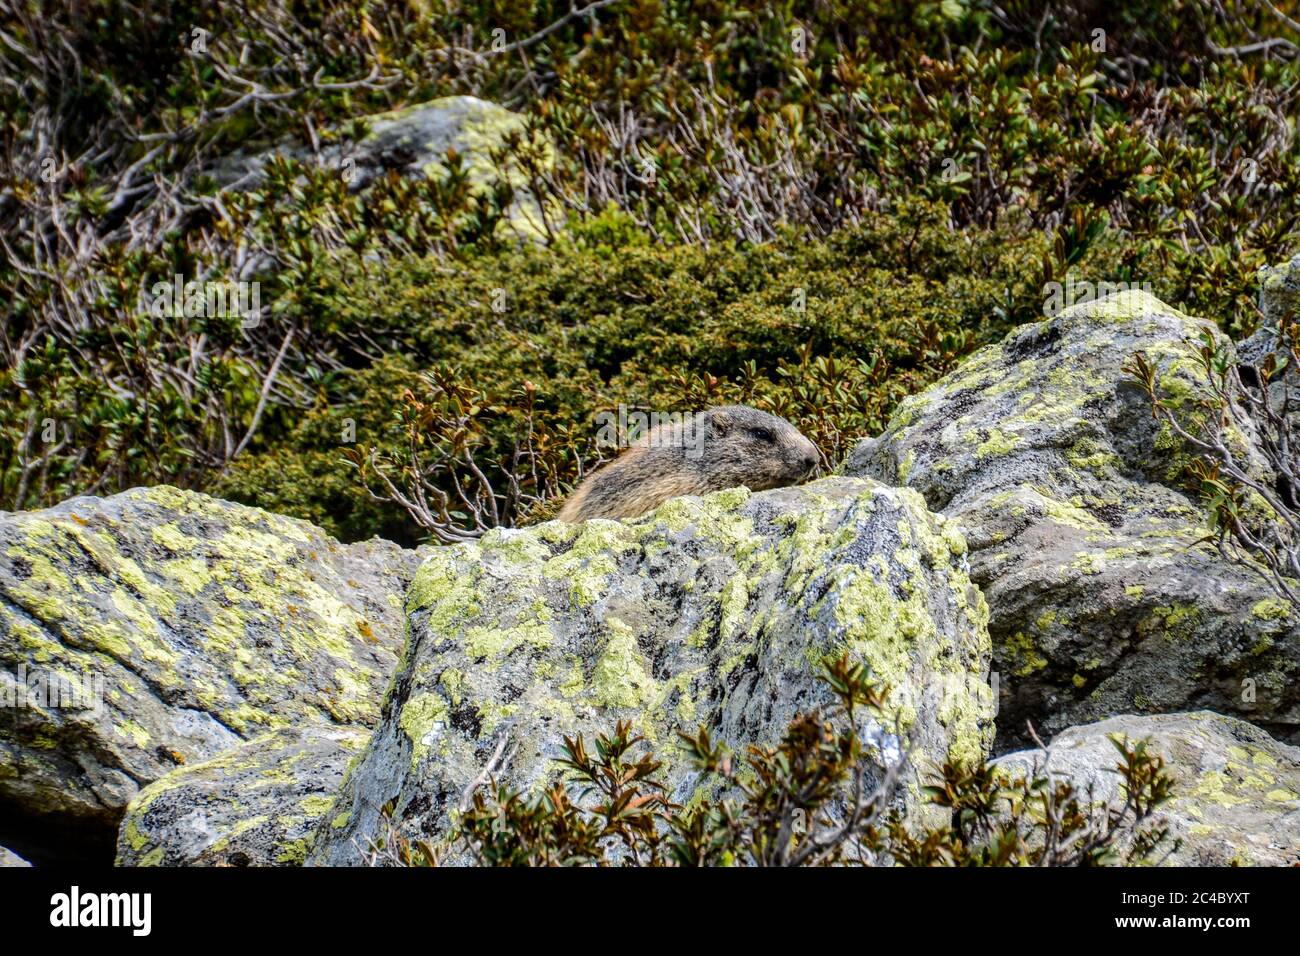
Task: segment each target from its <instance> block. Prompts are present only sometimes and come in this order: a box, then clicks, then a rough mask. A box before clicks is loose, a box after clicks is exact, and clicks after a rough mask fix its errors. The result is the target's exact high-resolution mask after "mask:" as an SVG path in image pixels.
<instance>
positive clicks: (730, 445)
mask: <svg viewBox="0 0 1300 956" xmlns="http://www.w3.org/2000/svg"><path fill="white" fill-rule="evenodd" d="M700 417H701V418H702V419H703V421H704V429H703V432H704V435H703V443H702V444H703V447H702V452H701V454H700V459H699V460H700V465H701V467H702V468H703V469H704V471H705V473H706V474H707V475H708V478H709V485H710V486H711V487H713V488H733V487H735V486H736V485H746V486H748V488H749V489H750V490H751V491H763V490H764V489H767V488H780V487H783V486H785V485H793V484H795V483H796V482H798V481H802V480H803V479H804V478H807V477H808V475H809V474H811V473H812V470H813V469H814V468H816V467H817V463H818V461H819V460H820V457H821V456H820V455H819V454H818V453H817V446H816V445H814V444H813V443H812V442H810V441H809V440H808V439H807V438H805V437H804V436H803V435H802V434H801V433H800V432H799V429H797V428H795V427H794V426H793V425H791V424H790V423H789V422H787V421H786V420H785V419H784V418H778V417H777V416H776V415H769V414H768V413H767V412H760V411H759V410H758V409H756V408H749V407H748V406H745V405H725V406H721V407H717V408H710V409H708V410H707V411H704V412H701V413H700ZM687 454H688V455H689V454H690V450H689V449H688V451H687Z"/></svg>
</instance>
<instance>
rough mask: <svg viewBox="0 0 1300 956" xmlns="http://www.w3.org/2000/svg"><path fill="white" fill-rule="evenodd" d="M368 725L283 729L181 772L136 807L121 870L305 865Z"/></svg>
mask: <svg viewBox="0 0 1300 956" xmlns="http://www.w3.org/2000/svg"><path fill="white" fill-rule="evenodd" d="M369 739H370V733H369V731H367V730H366V729H365V728H361V727H344V726H330V725H308V726H306V727H303V728H286V729H284V730H273V731H271V732H270V733H268V734H263V735H262V736H261V737H256V738H254V739H253V740H250V741H248V742H247V743H244V744H240V745H239V746H237V747H232V748H231V749H230V750H226V751H224V752H223V753H221V754H220V755H218V756H216V757H213V758H212V759H211V760H207V761H204V762H203V763H200V764H194V765H193V766H189V767H181V768H179V769H177V770H173V771H172V772H171V773H169V774H167V776H165V777H163V778H161V779H159V780H155V781H154V782H153V783H151V784H150V785H149V786H147V787H145V788H144V789H143V790H141V791H140V792H139V793H138V794H136V796H135V799H134V800H132V801H131V803H130V804H129V805H128V806H127V810H126V814H125V816H123V818H122V825H121V827H120V828H119V831H118V840H117V865H118V866H299V865H301V864H302V862H303V860H304V859H305V858H306V855H307V849H308V847H309V846H310V843H311V839H312V835H313V834H314V833H315V831H316V829H317V827H318V825H319V824H320V821H321V820H322V819H325V818H328V817H329V816H330V809H331V808H332V807H333V805H334V800H335V797H336V795H337V793H338V789H339V784H340V783H341V782H342V780H343V772H344V770H345V769H346V768H347V765H348V761H350V760H351V759H352V758H353V757H355V756H356V755H357V754H358V753H359V752H360V750H361V748H362V747H364V746H365V744H366V741H368V740H369Z"/></svg>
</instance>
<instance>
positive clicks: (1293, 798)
mask: <svg viewBox="0 0 1300 956" xmlns="http://www.w3.org/2000/svg"><path fill="white" fill-rule="evenodd" d="M1112 738H1116V739H1120V740H1123V739H1125V738H1127V739H1128V740H1130V741H1133V742H1136V741H1139V740H1149V744H1148V748H1149V750H1150V751H1151V752H1152V753H1156V754H1159V755H1160V756H1161V757H1163V758H1164V760H1165V765H1166V767H1167V768H1168V770H1169V771H1170V773H1171V776H1172V777H1173V778H1174V788H1173V798H1172V799H1171V800H1170V801H1169V802H1168V803H1165V804H1163V805H1162V806H1161V807H1160V808H1159V810H1158V811H1157V813H1156V818H1155V821H1154V822H1156V823H1157V824H1161V825H1164V826H1167V827H1168V828H1169V835H1170V838H1171V840H1170V844H1169V845H1170V846H1172V844H1173V840H1174V839H1177V840H1181V841H1182V846H1181V847H1179V848H1178V849H1177V850H1175V851H1174V852H1173V853H1172V854H1170V855H1168V856H1167V857H1165V862H1166V863H1167V864H1169V865H1171V866H1294V865H1296V864H1300V749H1297V748H1295V747H1291V746H1288V745H1286V744H1283V743H1279V742H1278V741H1276V740H1274V739H1273V738H1272V737H1270V736H1269V735H1268V734H1266V733H1264V732H1263V731H1262V730H1260V729H1259V728H1257V727H1252V726H1251V725H1250V724H1247V723H1245V722H1244V721H1240V720H1236V719H1234V718H1232V717H1224V716H1222V715H1220V714H1214V713H1210V712H1209V711H1197V712H1193V713H1186V714H1161V715H1156V716H1148V717H1139V716H1133V715H1125V716H1121V717H1112V718H1110V719H1109V720H1103V721H1100V722H1099V723H1095V724H1087V725H1085V726H1082V727H1071V728H1069V729H1068V730H1065V731H1063V732H1061V733H1060V734H1057V735H1056V737H1055V738H1053V739H1052V741H1051V743H1050V744H1049V745H1048V746H1049V749H1050V752H1051V757H1050V760H1048V762H1047V764H1046V766H1047V769H1048V772H1049V773H1050V774H1051V776H1053V777H1056V778H1059V779H1064V780H1068V781H1070V782H1071V783H1072V784H1073V785H1074V786H1075V788H1076V789H1077V790H1079V791H1080V792H1086V791H1087V790H1088V789H1089V788H1092V789H1093V793H1094V794H1095V796H1096V798H1097V799H1098V800H1099V801H1106V802H1108V803H1110V804H1112V805H1114V806H1119V805H1120V804H1122V803H1123V799H1124V798H1123V795H1122V793H1121V788H1120V779H1121V778H1120V775H1119V773H1118V772H1117V771H1116V769H1115V765H1116V762H1117V760H1118V756H1119V755H1118V752H1117V751H1116V749H1115V747H1114V745H1113V744H1112V743H1111V739H1112ZM1043 756H1044V755H1043V752H1042V751H1041V750H1029V751H1020V752H1017V753H1013V754H1007V755H1006V756H1003V757H1000V758H998V759H997V760H996V761H995V762H994V763H995V765H997V766H999V767H1001V768H1004V769H1005V770H1007V771H1008V772H1010V773H1012V774H1014V775H1017V776H1022V775H1024V774H1026V773H1030V772H1032V768H1033V767H1034V766H1035V764H1037V766H1038V767H1039V768H1041V767H1042V766H1043ZM1157 856H1160V854H1159V853H1158V854H1157Z"/></svg>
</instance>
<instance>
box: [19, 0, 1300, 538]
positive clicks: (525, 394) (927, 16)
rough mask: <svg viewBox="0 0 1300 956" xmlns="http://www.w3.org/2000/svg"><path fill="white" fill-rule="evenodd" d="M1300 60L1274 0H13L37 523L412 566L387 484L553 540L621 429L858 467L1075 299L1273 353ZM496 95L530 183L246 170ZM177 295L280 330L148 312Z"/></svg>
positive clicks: (1288, 243)
mask: <svg viewBox="0 0 1300 956" xmlns="http://www.w3.org/2000/svg"><path fill="white" fill-rule="evenodd" d="M196 29H198V30H202V31H206V32H205V33H202V34H196V33H194V31H195V30H196ZM498 30H499V31H502V32H500V33H494V31H498ZM1098 31H1100V32H1098ZM196 36H200V37H202V39H203V42H202V44H201V46H202V47H203V49H202V50H201V51H200V52H196V51H195V50H194V42H195V37H196ZM1297 44H1300V24H1298V23H1297V22H1296V21H1295V19H1294V18H1293V17H1292V16H1291V15H1290V14H1289V13H1287V12H1286V11H1284V10H1283V9H1281V8H1280V7H1279V6H1276V5H1273V4H1270V3H1266V2H1255V0H1136V2H1131V3H1127V4H1123V5H1116V4H1113V3H1106V2H1087V0H1066V2H1045V3H1039V2H1035V3H1031V2H1020V0H1009V2H1004V3H1001V4H994V3H984V2H963V0H946V2H943V3H925V2H921V3H913V2H906V0H899V2H890V0H853V2H833V0H822V2H784V3H771V2H762V3H759V2H739V0H717V2H686V0H614V2H610V0H596V2H594V3H591V4H589V5H586V4H582V3H581V0H579V3H578V5H577V6H574V7H570V6H568V5H567V4H565V3H551V2H541V3H530V2H521V0H511V2H427V3H426V2H422V3H416V2H351V3H327V2H297V0H270V2H259V0H249V2H233V0H215V2H203V3H198V2H152V3H133V2H118V0H58V2H40V3H38V2H26V0H0V100H2V101H3V113H4V116H5V117H6V119H5V121H4V141H3V150H2V155H0V240H2V241H3V246H2V247H0V248H2V249H3V256H2V257H0V309H2V310H3V323H2V333H0V348H3V350H4V362H3V371H0V507H4V508H11V509H17V508H32V507H40V506H43V505H47V504H51V503H53V502H56V501H58V500H61V499H63V498H66V497H68V496H70V495H73V494H78V493H96V494H107V493H111V492H114V491H117V490H121V489H123V488H126V487H130V486H132V485H137V484H154V483H160V482H168V483H174V484H179V485H182V486H187V487H194V488H199V489H202V490H207V491H210V492H212V493H215V494H219V495H222V496H226V497H230V498H234V499H237V500H241V501H246V502H249V503H251V504H256V505H261V506H265V507H268V508H272V509H274V510H277V511H281V512H285V513H288V514H294V515H299V516H302V517H306V518H308V519H310V520H313V521H315V522H317V523H319V524H321V525H323V526H324V527H326V528H327V529H328V530H330V531H331V532H333V533H336V534H338V535H340V536H342V537H343V538H345V539H349V540H350V539H356V538H361V537H365V536H368V535H371V534H376V533H378V534H384V535H386V536H390V537H393V538H395V539H397V540H400V541H403V542H406V543H410V542H413V541H417V540H421V539H422V538H423V537H425V535H426V533H427V529H426V528H423V527H421V526H420V525H419V524H418V523H417V522H416V521H414V520H413V519H412V517H411V516H410V515H409V514H408V513H407V512H406V511H405V510H404V509H402V508H400V507H398V506H396V505H394V504H393V503H392V502H391V501H386V500H383V499H384V498H385V497H391V496H389V495H387V494H386V492H385V488H386V486H385V485H384V484H383V482H382V481H380V480H379V476H381V475H388V476H390V478H391V479H392V480H393V481H394V482H395V483H396V485H397V486H398V487H404V486H410V485H411V484H412V483H413V482H414V483H419V482H424V483H425V485H426V486H427V487H428V488H429V489H441V490H442V491H443V492H444V493H448V494H451V493H452V492H453V491H454V489H456V488H457V487H459V486H460V484H461V483H462V482H463V481H464V480H466V476H467V474H468V473H469V472H468V471H467V468H468V465H469V463H473V464H474V465H475V466H476V467H477V468H478V469H479V470H480V471H481V472H482V473H484V474H485V475H486V477H487V478H488V479H489V481H490V482H491V483H492V487H493V488H494V489H495V490H494V491H492V492H491V494H492V495H497V494H498V492H501V489H503V488H511V489H514V490H513V492H509V493H508V492H501V494H500V497H501V500H502V501H503V508H504V510H503V513H502V514H501V515H500V516H499V520H503V521H507V522H515V521H528V520H533V519H535V518H537V517H540V516H543V515H545V514H547V513H548V512H549V509H551V508H552V506H553V502H554V498H555V496H556V495H560V494H563V493H564V492H565V490H567V488H568V487H570V486H571V484H572V482H573V481H574V480H575V479H576V478H577V477H578V476H579V475H580V474H581V473H582V471H583V469H585V468H589V467H590V466H591V465H592V464H593V463H594V462H595V461H596V460H598V453H597V452H596V451H595V450H594V449H593V448H592V445H591V436H592V433H593V432H594V430H595V429H594V424H593V423H594V416H595V415H596V413H597V412H598V411H600V410H602V409H606V408H609V407H611V406H614V405H617V404H619V403H624V404H628V405H636V404H642V405H648V406H650V407H653V408H657V409H675V408H695V407H700V406H701V405H702V404H704V403H707V402H713V401H720V400H743V401H748V402H750V403H753V404H757V405H760V406H762V407H765V408H769V409H772V410H774V411H777V412H779V413H780V414H783V415H786V416H787V417H789V418H790V419H791V420H792V421H794V422H795V423H796V424H797V425H798V426H799V427H800V428H802V429H803V430H804V431H805V433H807V434H808V435H809V436H810V437H813V438H814V440H815V441H817V443H818V444H819V446H820V447H821V448H822V451H823V453H824V455H825V456H826V461H827V463H828V464H832V463H834V462H835V461H836V460H837V459H838V458H839V456H840V455H841V454H842V452H843V451H844V450H845V448H846V447H847V445H848V444H849V443H850V442H851V441H853V440H854V439H855V438H857V437H860V436H862V435H864V434H870V433H872V432H874V431H876V430H878V429H879V428H880V427H881V426H882V425H883V423H884V421H885V420H886V418H887V416H888V414H889V412H890V410H891V409H892V407H893V406H894V404H895V403H896V402H897V401H898V399H899V398H900V397H901V396H903V395H906V394H908V393H910V392H913V391H915V390H917V389H919V388H921V387H923V386H924V385H925V384H927V383H928V382H930V381H932V380H934V379H935V378H936V377H938V376H940V375H942V374H943V373H944V372H946V371H947V370H949V369H950V368H951V367H952V366H953V365H954V363H956V362H957V361H959V360H960V358H961V357H962V356H964V355H966V354H968V353H969V352H970V351H971V350H972V349H974V348H976V347H978V346H979V345H981V344H983V343H985V342H988V341H990V340H993V339H996V338H997V337H999V336H1000V335H1002V334H1003V333H1005V332H1006V331H1007V330H1008V329H1009V328H1011V327H1013V326H1015V325H1017V324H1020V323H1023V322H1027V321H1033V320H1034V319H1036V318H1039V317H1041V315H1042V310H1043V304H1044V292H1043V286H1044V284H1045V283H1047V282H1051V281H1058V282H1059V281H1063V280H1064V279H1065V278H1066V277H1067V276H1070V277H1075V278H1078V279H1090V280H1093V281H1097V280H1100V279H1105V280H1109V281H1132V282H1141V283H1146V284H1148V285H1149V287H1150V288H1151V289H1152V291H1153V292H1154V293H1155V294H1157V295H1159V296H1160V297H1162V298H1164V299H1166V300H1167V301H1170V302H1172V303H1175V304H1178V305H1179V306H1180V307H1182V308H1184V309H1185V310H1188V311H1192V312H1195V313H1199V314H1203V315H1206V316H1210V317H1212V318H1214V319H1215V320H1217V321H1218V322H1219V323H1220V324H1221V325H1222V326H1223V328H1224V329H1225V330H1227V331H1229V332H1230V333H1231V334H1233V335H1234V336H1238V335H1242V334H1246V333H1248V332H1249V331H1251V330H1252V329H1253V327H1254V325H1255V323H1256V322H1257V319H1258V313H1257V310H1256V308H1255V294H1256V278H1255V276H1256V271H1257V270H1258V268H1259V267H1260V266H1262V265H1264V264H1267V263H1270V262H1276V261H1280V260H1282V259H1284V258H1287V257H1288V256H1289V255H1290V254H1293V253H1294V252H1295V249H1296V235H1297V209H1298V208H1300V207H1298V206H1297V198H1296V197H1297V196H1298V195H1300V189H1297V186H1300V153H1298V152H1297V149H1296V143H1295V115H1296V99H1297V96H1298V95H1300V63H1298V58H1297V51H1298V49H1300V48H1298V47H1297ZM494 45H495V49H494ZM461 94H470V95H475V96H479V97H483V98H485V99H489V100H493V101H495V102H498V103H501V104H503V105H505V106H507V107H509V108H510V109H513V110H516V111H518V112H520V113H521V114H523V115H524V116H526V117H527V119H528V124H529V134H528V135H522V136H518V137H516V138H515V139H514V141H513V142H511V143H508V144H507V145H506V146H505V148H503V149H502V150H501V151H499V153H498V154H497V155H496V156H495V157H494V159H495V161H496V162H497V164H498V165H499V167H500V169H501V171H502V172H501V177H500V180H499V182H498V183H497V184H496V185H495V186H494V187H493V188H489V189H486V190H481V189H480V190H475V189H471V188H469V187H468V186H467V184H466V183H465V182H464V181H463V180H462V179H458V177H456V176H455V175H453V176H450V177H448V178H446V179H443V180H430V181H426V182H409V181H405V180H401V179H399V178H398V177H396V176H392V177H388V178H385V179H382V180H381V181H380V182H379V183H377V184H376V185H375V186H374V187H373V188H372V189H371V190H369V191H367V192H365V193H363V194H352V193H349V192H348V190H347V188H346V184H344V183H343V182H342V180H341V179H340V177H339V176H338V175H337V173H336V172H335V171H332V170H327V169H319V168H315V167H313V166H312V165H311V164H295V163H291V162H286V163H282V164H278V165H276V166H274V167H273V168H272V169H270V170H269V173H268V177H267V179H266V181H265V182H264V183H263V184H262V186H261V187H259V188H258V189H256V190H253V191H251V192H247V193H241V194H232V193H230V192H223V191H222V190H220V189H219V188H218V185H217V182H216V180H215V179H214V178H213V177H212V176H211V175H210V174H211V172H212V170H213V168H214V165H215V164H217V163H218V162H219V161H220V159H221V158H222V157H224V156H227V155H229V154H230V153H232V152H234V151H235V150H237V149H246V150H248V149H256V148H258V147H262V146H269V145H271V144H273V143H276V142H279V141H281V140H284V139H285V138H292V139H295V140H297V141H300V142H303V143H307V144H312V143H315V144H317V145H324V144H328V143H329V142H331V141H334V140H338V139H353V138H357V137H359V136H360V135H362V134H363V133H364V128H365V124H364V121H363V120H364V117H365V116H367V115H370V114H373V113H375V112H379V111H382V110H386V109H391V108H395V107H400V106H404V105H410V104H414V103H419V102H423V101H426V100H429V99H433V98H436V97H441V96H449V95H461ZM534 134H535V135H534ZM540 141H549V142H550V143H551V144H552V145H553V156H554V159H553V161H548V160H547V159H546V158H545V157H543V156H542V155H541V153H540V152H539V151H538V150H537V149H536V148H535V147H534V145H533V144H535V143H536V142H540ZM650 171H652V173H653V175H650V174H649V173H650ZM521 181H524V182H527V183H528V184H529V188H530V189H531V190H532V191H533V192H534V193H536V194H537V195H538V196H540V197H543V198H544V200H545V203H546V208H547V209H548V210H552V218H554V220H555V221H554V223H553V224H552V225H553V226H554V228H553V229H550V230H548V231H549V233H550V234H549V236H548V237H547V238H546V239H545V240H544V241H542V242H539V243H536V244H530V245H526V246H520V245H518V244H517V243H514V242H512V241H510V240H508V239H503V238H502V234H501V231H500V230H499V229H498V228H497V225H498V223H499V221H500V219H501V217H502V215H503V214H504V209H505V208H506V206H508V204H509V202H510V200H511V198H512V197H511V193H512V185H511V184H512V183H518V182H521ZM177 272H179V273H182V274H184V275H186V276H187V277H193V278H248V277H250V276H253V277H256V278H258V279H259V280H260V281H261V282H262V297H263V301H264V302H270V303H271V304H272V305H271V309H270V314H269V316H268V317H267V318H266V319H265V320H264V321H263V322H262V323H261V324H260V325H259V326H257V327H256V328H254V329H250V330H242V329H240V328H239V327H238V323H237V320H230V319H210V318H195V319H185V318H167V319H162V320H159V319H154V318H152V317H151V316H150V315H149V314H148V312H147V311H143V310H141V309H140V308H139V305H138V302H139V296H140V290H141V289H142V288H148V287H150V286H151V285H152V284H153V283H154V282H156V281H158V280H159V279H165V278H169V277H170V276H171V275H173V274H174V273H177ZM499 289H504V290H506V291H507V293H508V302H509V307H508V309H506V310H505V311H504V312H497V311H494V310H493V309H492V307H491V303H492V300H493V294H494V290H499ZM797 304H801V307H796V305H797ZM272 373H274V374H272ZM50 422H53V423H54V427H53V428H52V429H51V428H49V427H48V425H49V423H50ZM349 429H351V430H354V431H355V441H347V440H345V437H346V436H348V435H350V434H351V432H350V431H349ZM471 498H473V496H472V495H471ZM493 500H494V501H495V500H496V498H495V497H494V498H493ZM481 502H482V498H481V497H480V498H479V499H475V500H472V501H471V502H470V506H471V507H470V508H469V509H468V510H470V511H472V510H473V506H475V505H479V504H481ZM458 517H459V518H465V517H466V516H465V514H463V513H458Z"/></svg>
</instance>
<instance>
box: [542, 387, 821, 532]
mask: <svg viewBox="0 0 1300 956" xmlns="http://www.w3.org/2000/svg"><path fill="white" fill-rule="evenodd" d="M819 460H820V456H819V455H818V453H817V447H816V446H815V445H813V443H812V442H810V441H809V440H808V439H807V438H805V437H804V436H803V435H802V434H800V433H799V429H797V428H795V427H794V426H793V425H791V424H790V423H789V422H787V421H786V420H785V419H784V418H778V417H777V416H776V415H769V414H767V413H766V412H760V411H759V410H758V409H756V408H749V407H748V406H745V405H728V406H723V407H719V408H710V409H708V410H707V411H703V412H699V413H697V414H695V415H690V416H687V417H686V418H685V419H684V420H683V421H682V422H681V423H680V424H673V425H661V426H659V427H658V428H655V429H652V430H651V431H650V432H649V434H647V435H646V436H644V437H643V438H642V439H641V440H639V441H638V442H637V443H636V444H634V445H632V446H631V447H630V448H628V450H627V451H625V452H623V454H622V455H620V456H619V457H618V458H616V459H615V460H614V461H612V462H610V463H609V464H607V465H605V466H604V467H602V468H600V469H599V470H598V471H596V472H595V473H594V474H592V475H591V476H590V477H588V478H587V479H586V480H584V481H583V482H582V484H580V485H579V486H578V487H577V489H576V490H575V491H574V492H573V494H572V495H571V496H570V497H569V500H568V501H567V502H565V505H564V508H563V509H561V511H560V514H559V518H560V520H562V521H586V520H587V519H588V518H635V517H637V516H638V515H643V514H645V513H646V512H647V511H650V510H651V509H653V508H655V507H658V506H659V505H661V504H663V503H664V502H665V501H667V500H668V499H669V498H676V497H678V496H679V495H704V494H708V493H709V492H711V491H722V490H723V489H724V488H735V487H737V486H739V485H745V486H746V487H747V488H749V489H750V490H751V491H762V490H764V489H766V488H780V487H783V486H785V485H792V484H794V483H795V482H797V481H800V480H802V479H803V478H806V477H807V476H808V475H809V474H811V472H812V470H813V469H814V468H815V467H817V462H818V461H819Z"/></svg>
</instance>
